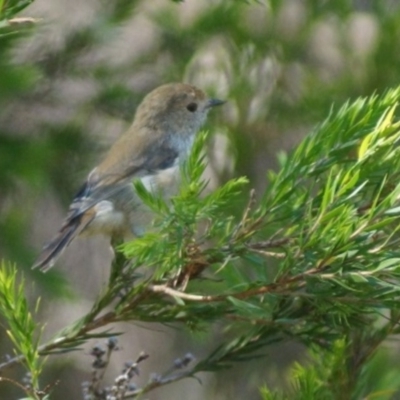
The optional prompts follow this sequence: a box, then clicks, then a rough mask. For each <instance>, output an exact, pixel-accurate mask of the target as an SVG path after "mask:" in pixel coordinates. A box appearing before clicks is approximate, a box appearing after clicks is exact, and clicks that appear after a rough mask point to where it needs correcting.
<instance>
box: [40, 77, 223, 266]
mask: <svg viewBox="0 0 400 400" xmlns="http://www.w3.org/2000/svg"><path fill="white" fill-rule="evenodd" d="M223 103H224V101H222V100H218V99H212V98H208V97H207V96H206V95H205V94H204V92H203V91H201V90H200V89H198V88H196V87H195V86H192V85H188V84H185V83H170V84H166V85H163V86H160V87H158V88H156V89H155V90H153V91H152V92H150V93H149V94H148V95H147V96H146V97H145V98H144V100H143V101H142V103H141V104H140V105H139V107H138V108H137V110H136V115H135V118H134V121H133V123H132V125H131V126H130V128H129V129H128V130H127V131H126V132H125V133H124V134H123V135H122V136H121V137H120V138H119V139H118V140H117V141H116V142H115V143H114V145H113V146H112V147H111V149H110V150H109V152H108V154H107V155H106V157H105V158H104V160H103V161H102V162H101V163H100V164H99V165H98V166H97V167H96V168H94V169H93V170H92V171H91V172H90V173H89V175H88V178H87V180H86V182H85V183H84V184H83V186H82V187H81V189H80V190H79V192H78V193H77V195H76V196H75V198H74V200H73V201H72V203H71V205H70V207H69V211H68V214H67V218H66V219H65V221H64V223H63V225H62V227H61V229H60V231H59V232H58V234H57V235H56V236H55V237H54V239H53V240H51V241H50V242H49V243H48V244H46V245H45V246H44V247H43V250H42V252H41V254H40V255H39V257H38V259H37V261H36V262H35V264H34V266H33V268H40V269H41V270H42V271H47V270H48V269H50V268H51V267H52V266H53V265H54V263H55V262H56V261H57V259H58V257H59V256H60V255H61V253H62V252H63V251H64V250H65V248H66V247H67V246H68V245H69V244H70V243H71V241H72V240H73V239H74V238H75V237H76V236H78V235H94V234H105V235H107V236H110V237H111V238H124V239H127V238H132V237H135V236H136V237H137V236H140V235H142V234H143V233H144V231H145V230H146V227H147V226H148V224H149V223H150V222H151V213H150V211H149V210H148V209H146V207H145V206H144V204H143V203H142V202H141V200H140V198H139V197H138V196H137V194H136V193H135V189H134V185H132V181H133V179H140V180H141V181H142V183H143V185H144V186H145V187H146V189H148V190H150V191H152V192H159V193H160V194H161V195H162V196H164V197H165V198H169V197H170V196H172V195H174V194H175V193H176V191H177V189H178V185H179V165H180V164H181V163H182V161H183V160H185V158H187V156H188V155H189V153H190V149H191V147H192V144H193V141H194V138H195V135H196V133H197V132H198V130H199V129H200V127H201V125H202V124H203V122H204V121H205V119H206V116H207V113H208V111H209V110H210V109H211V108H212V107H214V106H218V105H221V104H223Z"/></svg>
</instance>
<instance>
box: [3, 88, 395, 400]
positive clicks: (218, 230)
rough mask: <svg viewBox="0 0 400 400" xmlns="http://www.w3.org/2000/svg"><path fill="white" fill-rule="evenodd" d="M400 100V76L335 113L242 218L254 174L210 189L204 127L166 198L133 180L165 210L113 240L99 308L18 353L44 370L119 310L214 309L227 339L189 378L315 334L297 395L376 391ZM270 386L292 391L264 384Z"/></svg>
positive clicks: (384, 331) (390, 285)
mask: <svg viewBox="0 0 400 400" xmlns="http://www.w3.org/2000/svg"><path fill="white" fill-rule="evenodd" d="M399 98H400V88H397V89H392V90H389V91H387V92H386V93H385V94H383V95H381V96H377V95H374V96H371V97H370V98H366V99H359V100H356V101H355V102H353V103H348V104H346V105H344V106H343V107H342V108H340V109H339V110H338V111H336V112H334V111H332V112H331V114H330V115H329V117H328V118H327V119H326V121H325V122H324V123H322V124H321V125H320V126H318V127H317V128H315V130H314V131H313V132H312V133H311V134H310V135H309V136H307V137H306V138H305V140H304V141H303V142H302V143H301V144H300V145H299V146H298V148H297V149H296V150H295V151H294V152H293V154H291V155H289V156H288V157H285V158H281V160H282V162H283V167H282V169H281V170H280V171H279V172H278V173H276V174H273V173H270V179H271V184H270V185H269V187H268V188H267V190H266V192H265V193H264V194H263V196H262V197H261V200H260V202H259V205H258V206H255V200H254V194H253V193H250V202H249V204H248V205H247V206H246V207H244V209H243V212H242V216H241V218H237V217H235V216H234V214H232V213H231V206H232V203H235V202H240V199H241V196H242V191H243V190H244V188H245V185H247V180H246V179H243V178H237V179H233V180H230V181H228V182H227V183H225V184H224V185H222V186H221V187H220V188H219V189H217V190H215V191H213V192H211V193H206V194H205V193H204V189H205V187H206V182H204V180H203V178H202V176H203V172H204V168H205V158H204V155H203V152H202V149H203V148H204V145H205V142H206V139H207V134H206V133H202V134H200V135H199V136H198V138H197V140H196V142H195V145H194V148H193V152H192V154H191V155H190V157H189V158H188V160H187V161H186V162H185V163H184V165H183V166H182V185H181V189H180V192H179V194H178V195H177V196H175V197H174V198H172V200H171V202H170V203H167V202H165V200H164V199H163V198H162V197H161V195H160V193H151V192H149V191H147V190H146V188H145V187H144V186H143V184H141V183H140V182H134V183H133V184H134V185H135V187H136V190H137V191H138V194H139V196H140V198H141V200H142V201H143V203H144V204H145V205H147V207H148V208H149V209H151V210H152V212H153V213H154V214H155V220H154V226H153V228H152V229H151V230H150V231H149V232H147V233H145V234H144V235H143V237H141V238H137V239H135V240H134V241H132V242H129V243H126V244H123V245H121V244H119V243H114V246H115V247H116V248H118V249H121V250H122V252H121V253H117V255H116V258H115V260H114V263H113V265H112V269H111V274H110V279H109V284H108V287H107V288H105V291H104V292H103V293H102V294H101V295H100V296H99V298H98V299H97V301H96V302H95V304H94V305H93V307H92V310H91V311H90V312H89V313H88V314H87V315H85V316H84V317H83V318H82V319H81V320H79V321H77V322H76V323H75V324H73V325H71V326H70V327H67V328H66V329H64V330H63V331H62V332H60V333H59V334H58V335H57V336H56V337H55V338H54V339H53V340H52V341H50V342H49V343H47V344H44V345H42V346H41V347H40V348H39V349H37V347H36V346H34V348H33V349H32V350H31V351H32V354H33V355H32V354H31V353H29V352H28V350H27V349H26V348H19V347H18V351H19V352H20V353H21V357H23V358H27V361H26V362H28V363H29V365H33V366H30V368H35V365H36V364H35V363H37V355H38V353H39V354H41V355H44V354H51V353H59V352H65V351H71V350H76V349H77V348H79V347H80V346H81V345H82V344H83V343H84V342H86V341H88V340H89V339H92V338H100V337H110V336H111V335H115V333H112V332H111V330H110V328H106V329H104V327H107V326H109V325H110V324H112V323H114V322H118V321H146V322H156V323H160V322H163V323H169V324H170V323H183V324H185V325H186V326H187V327H188V328H189V329H191V330H199V329H204V328H205V327H206V326H208V324H210V323H211V322H213V321H216V320H218V321H224V332H225V335H226V339H223V340H222V342H221V343H220V345H218V346H217V347H216V348H215V350H214V351H212V352H211V353H210V354H209V355H208V356H206V357H205V358H204V359H202V360H199V361H198V362H197V363H196V365H195V366H194V367H193V368H192V369H191V370H189V371H188V372H186V373H185V374H183V375H180V376H179V379H181V378H182V377H184V376H193V375H194V374H196V373H198V372H200V371H217V370H220V369H223V368H227V367H229V366H230V365H232V363H235V362H239V361H247V360H250V359H253V358H254V357H257V356H260V355H261V353H262V352H263V351H264V349H265V347H266V346H268V345H270V344H272V343H275V342H277V341H283V340H285V338H287V337H291V338H296V339H297V340H300V341H302V342H303V343H305V344H307V345H310V346H311V348H312V349H313V354H314V355H313V358H314V364H315V365H314V364H313V365H312V366H311V367H302V366H300V365H297V366H296V367H295V369H294V372H293V382H294V383H293V385H294V386H293V391H294V392H295V393H296V396H298V397H292V398H298V399H305V398H332V399H333V398H340V393H343V391H345V392H346V393H349V396H350V394H351V396H353V397H351V396H350V397H349V398H360V397H359V396H364V395H366V394H367V393H366V390H367V385H366V383H365V380H364V379H365V376H367V375H368V368H366V365H367V364H368V363H369V362H370V360H371V358H372V357H373V355H374V354H375V352H376V349H377V348H378V347H379V346H380V344H381V343H382V341H384V340H385V339H386V338H387V337H388V336H389V335H392V334H396V333H398V331H399V327H398V324H399V321H400V313H399V311H398V301H399V294H400V293H399V287H400V286H399V278H400V276H399V268H400V263H399V260H400V252H399V250H398V243H399V235H398V226H399V217H400V213H399V212H398V209H399V186H398V180H399V171H400V161H399V160H400V154H399V152H400V147H399V146H398V143H399V142H400V123H399V122H398V119H397V118H396V116H395V111H396V105H397V103H398V101H399ZM244 265H245V267H244ZM7 276H8V275H7ZM11 277H12V279H15V278H14V277H15V274H14V275H12V274H11ZM199 277H204V278H208V279H205V280H199V279H198V278H199ZM8 279H11V278H8ZM13 285H14V283H13V281H12V283H11V284H10V285H8V286H10V287H13ZM8 286H7V285H5V288H4V289H3V292H4V290H6V287H8ZM19 291H21V289H19ZM22 304H23V307H22V308H21V309H22V311H21V313H20V317H18V318H19V319H23V318H25V319H26V321H27V322H26V324H28V325H29V327H30V328H29V329H24V331H25V332H30V333H29V335H31V336H32V332H33V327H34V324H33V322H32V320H31V317H30V315H29V314H27V312H26V303H25V302H23V303H22ZM383 313H384V314H385V315H386V316H388V317H387V318H385V319H382V317H381V316H382V314H383ZM5 316H6V318H7V319H10V318H11V314H10V313H8V314H6V315H5ZM10 325H11V323H10ZM98 328H103V330H102V331H99V330H98ZM95 329H97V330H96V332H93V331H94V330H95ZM14 331H15V330H14ZM14 331H12V332H13V333H12V336H11V338H12V339H13V340H14V342H15V343H17V342H18V343H19V342H20V341H18V340H17V339H16V338H15V335H16V333H14ZM17 332H18V331H17ZM31 336H29V337H30V338H31ZM228 338H229V339H228ZM34 343H36V342H34ZM28 357H31V358H30V359H28ZM31 360H33V361H31ZM5 365H7V363H6V364H5ZM1 367H2V366H0V368H1ZM177 379H178V378H177ZM327 381H328V382H332V384H331V385H328V386H327V385H326V382H327ZM163 382H164V381H163ZM165 382H167V381H165ZM324 382H325V383H324ZM360 382H361V383H360ZM160 384H161V383H160ZM163 384H164V383H163ZM150 389H151V388H150V386H149V387H147V386H146V387H145V388H143V391H144V392H146V391H147V390H150ZM370 389H371V388H370ZM371 390H372V389H371ZM135 393H136V392H135ZM137 393H139V392H137ZM140 393H143V392H140ZM263 395H264V397H265V398H267V399H273V398H284V397H279V396H280V395H278V394H276V393H273V392H269V391H268V390H267V389H265V390H264V393H263Z"/></svg>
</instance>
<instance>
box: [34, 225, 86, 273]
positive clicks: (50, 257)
mask: <svg viewBox="0 0 400 400" xmlns="http://www.w3.org/2000/svg"><path fill="white" fill-rule="evenodd" d="M79 228H80V221H79V219H76V220H73V221H68V223H67V224H65V225H64V226H63V227H62V228H61V229H60V231H59V232H58V234H57V235H56V236H55V237H54V238H53V239H52V240H51V241H50V242H49V243H47V244H46V245H45V246H44V247H43V249H42V251H41V253H40V255H39V257H38V258H37V260H36V262H35V264H33V267H32V268H39V269H40V270H41V271H42V272H46V271H48V270H49V269H50V268H51V267H52V266H53V265H54V264H55V262H56V261H57V260H58V258H59V257H60V256H61V254H62V253H63V252H64V250H65V249H66V248H67V247H68V245H69V244H70V243H71V241H72V240H73V239H74V238H75V236H77V235H78V234H79V232H80V231H81V230H80V229H79Z"/></svg>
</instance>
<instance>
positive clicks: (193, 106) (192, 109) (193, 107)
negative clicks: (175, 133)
mask: <svg viewBox="0 0 400 400" xmlns="http://www.w3.org/2000/svg"><path fill="white" fill-rule="evenodd" d="M186 108H187V109H188V110H189V111H190V112H195V111H196V110H197V104H196V103H190V104H188V105H187V106H186Z"/></svg>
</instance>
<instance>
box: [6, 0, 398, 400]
mask: <svg viewBox="0 0 400 400" xmlns="http://www.w3.org/2000/svg"><path fill="white" fill-rule="evenodd" d="M0 3H1V2H0ZM21 16H24V17H33V18H35V19H37V22H36V23H35V24H34V25H33V26H30V27H26V28H24V29H23V30H22V31H23V33H22V34H21V33H19V34H12V33H10V34H5V35H2V36H0V257H1V258H2V259H6V260H11V261H13V262H15V263H16V264H17V265H18V267H19V268H20V269H21V270H23V271H24V274H25V276H26V278H27V280H28V282H32V283H33V284H34V289H32V292H31V293H30V297H31V299H32V301H34V299H35V298H36V297H37V296H39V295H40V296H41V297H42V302H41V314H40V316H39V318H40V320H41V321H46V329H45V332H44V337H43V339H44V340H45V339H46V338H49V337H51V335H53V334H54V333H55V332H57V331H58V330H59V329H61V328H62V327H64V326H66V325H67V324H68V323H69V322H72V321H75V320H76V319H78V318H79V317H80V316H82V315H83V314H84V313H85V311H87V310H88V309H89V308H90V305H91V303H92V302H93V300H94V299H95V298H96V294H97V293H99V291H100V290H101V288H102V286H103V285H104V284H105V282H106V280H107V278H108V271H109V266H110V260H111V252H110V250H109V246H108V243H107V240H105V239H103V238H93V239H80V240H77V241H76V242H74V243H73V244H72V245H71V246H70V248H69V249H68V250H67V251H66V253H65V255H64V256H63V257H62V259H61V260H60V262H59V263H58V265H57V267H56V268H55V269H54V270H53V271H51V272H50V273H48V274H46V275H42V274H40V273H37V272H35V273H33V272H32V271H30V266H31V264H32V262H33V261H34V258H35V256H36V255H37V254H38V252H39V249H40V248H41V246H42V245H43V243H44V242H45V241H46V240H48V239H49V238H50V237H51V236H52V235H53V234H54V233H55V231H56V230H57V229H58V227H59V225H60V223H61V222H62V219H63V217H64V216H65V212H66V209H67V207H68V204H69V202H70V201H71V198H72V197H73V195H74V193H75V192H76V191H77V190H78V188H79V186H80V184H81V183H82V182H83V180H84V179H85V177H86V175H87V173H88V172H89V171H90V169H91V168H92V167H93V166H94V165H96V163H97V162H98V161H99V159H101V157H102V154H103V152H104V151H106V150H107V148H108V147H109V146H110V144H111V143H112V142H113V141H114V140H115V139H116V138H117V137H118V135H120V134H121V133H122V132H123V131H124V130H125V129H126V128H127V127H128V126H129V124H130V122H131V121H132V118H133V114H134V110H135V108H136V106H137V105H138V104H139V102H140V101H141V99H142V98H143V96H144V95H145V94H146V93H147V92H149V91H150V90H152V89H153V88H154V87H156V86H158V85H160V84H163V83H166V82H172V81H184V82H188V83H192V84H195V85H197V86H199V87H200V88H202V89H203V90H205V91H206V92H207V93H209V94H210V95H213V96H216V97H218V98H221V99H227V100H228V103H227V104H226V105H225V106H224V107H221V108H218V109H216V110H214V111H213V112H212V114H210V118H209V120H208V124H207V127H206V128H207V129H209V130H210V131H211V132H212V138H211V140H210V143H209V148H208V155H209V160H210V161H209V164H210V165H209V168H208V175H209V176H208V177H209V178H210V180H211V184H210V189H212V187H215V186H218V185H219V184H220V183H222V182H224V181H225V180H226V179H228V178H230V177H232V176H240V175H246V176H248V177H249V179H250V181H251V187H254V188H256V190H257V193H258V194H261V193H262V191H263V189H264V188H265V187H266V185H267V184H268V183H267V180H266V172H267V170H268V169H271V168H272V169H276V168H277V167H278V160H279V157H280V154H282V151H290V149H292V148H293V147H294V146H295V145H296V144H297V143H298V142H299V141H300V140H301V139H302V137H304V135H305V134H307V133H308V132H309V131H310V130H311V129H312V127H313V126H314V125H315V124H317V123H319V122H322V121H323V119H324V118H325V117H326V116H327V114H328V113H329V112H330V109H331V107H332V105H333V104H336V105H340V104H342V103H343V102H345V101H346V100H348V99H354V98H356V97H359V96H364V95H371V94H373V93H381V92H383V91H385V89H387V88H388V87H392V86H397V85H398V84H399V82H400V40H399V37H400V3H399V2H398V1H396V0H380V1H376V0H331V1H329V0H270V1H268V0H264V1H250V0H249V1H244V0H242V1H241V0H203V1H199V0H186V1H184V2H173V1H171V0H153V1H151V2H150V1H145V0H114V1H104V0H86V1H81V0H35V1H34V2H32V4H31V5H30V6H29V7H27V8H26V9H24V10H23V11H22V12H21ZM117 330H118V331H124V332H126V333H125V334H124V335H123V336H122V337H121V339H120V347H121V348H122V351H121V352H119V353H117V354H116V355H115V357H114V359H113V362H112V368H110V370H109V371H108V373H107V377H106V383H111V382H112V380H113V378H115V377H116V376H117V375H118V373H119V372H120V370H121V368H122V366H123V363H124V362H125V361H128V360H134V359H135V358H136V357H137V355H138V354H139V352H140V351H142V350H143V351H145V352H147V353H148V354H149V355H150V359H149V360H148V361H146V362H144V363H143V365H142V370H141V379H142V382H146V381H147V380H148V378H149V376H150V374H151V373H153V372H156V373H160V372H163V371H165V370H167V369H168V368H170V366H171V365H172V363H173V360H174V359H175V358H177V357H181V356H182V355H183V354H184V353H186V352H191V353H193V354H194V355H198V356H201V355H202V354H205V352H206V351H207V349H210V348H212V347H213V344H214V343H215V341H216V340H217V336H218V334H217V332H218V327H215V332H204V334H201V335H200V334H197V335H196V336H193V335H189V334H185V333H182V332H178V331H177V330H176V329H172V328H167V327H164V326H157V327H155V326H148V325H145V324H140V325H135V326H132V325H129V326H128V325H123V326H118V327H117ZM95 344H96V343H93V345H95ZM10 351H11V350H10V347H9V343H8V341H7V339H6V338H5V337H0V354H1V355H2V356H3V358H4V357H5V355H6V354H7V353H9V352H10ZM89 351H90V347H87V348H86V347H85V349H84V351H82V352H80V353H79V354H75V355H64V356H61V357H54V358H52V359H51V360H49V362H48V365H51V369H50V368H48V369H46V370H45V372H44V374H43V385H44V386H45V385H46V384H48V383H50V384H51V383H54V382H55V381H56V380H57V379H59V381H60V382H59V384H58V385H57V386H56V388H55V389H54V395H53V397H52V399H80V398H82V395H81V387H80V385H81V383H82V382H83V381H85V380H87V379H90V373H91V362H92V359H91V357H90V356H89V355H88V353H89ZM396 353H397V354H398V351H397V350H396V351H394V355H396ZM301 355H302V348H301V346H300V345H298V344H296V343H285V344H280V345H277V346H276V347H273V348H272V347H271V348H270V349H267V354H266V357H265V358H262V359H259V360H257V361H254V362H251V363H245V364H240V365H236V366H235V367H234V368H233V369H232V370H229V371H227V372H222V373H219V374H216V375H213V376H211V374H207V375H204V376H201V380H202V383H203V384H202V385H201V384H199V383H198V382H196V381H195V380H190V381H188V380H186V381H182V382H179V383H175V384H173V385H171V386H170V387H165V388H161V389H158V390H157V391H154V392H152V393H150V394H149V395H148V396H146V398H148V399H153V400H156V399H175V398H177V396H180V398H181V399H188V400H195V399H206V398H210V399H211V398H212V399H241V398H245V396H246V398H247V399H257V398H259V394H258V388H259V387H260V386H261V385H262V384H263V383H268V384H269V385H271V386H275V387H283V386H284V385H285V378H286V377H285V373H286V369H287V366H288V365H290V363H291V362H292V361H293V360H294V359H298V358H299V357H300V358H301ZM22 374H23V373H22V370H18V368H17V369H15V370H13V371H10V376H12V377H13V378H14V379H16V380H18V381H21V379H22V377H23V375H22ZM138 383H139V384H140V381H139V382H138ZM19 394H20V393H19ZM0 398H2V399H5V398H7V399H12V398H18V392H16V391H15V389H14V388H12V387H9V386H7V385H1V386H0Z"/></svg>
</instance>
